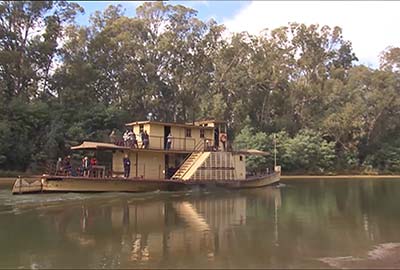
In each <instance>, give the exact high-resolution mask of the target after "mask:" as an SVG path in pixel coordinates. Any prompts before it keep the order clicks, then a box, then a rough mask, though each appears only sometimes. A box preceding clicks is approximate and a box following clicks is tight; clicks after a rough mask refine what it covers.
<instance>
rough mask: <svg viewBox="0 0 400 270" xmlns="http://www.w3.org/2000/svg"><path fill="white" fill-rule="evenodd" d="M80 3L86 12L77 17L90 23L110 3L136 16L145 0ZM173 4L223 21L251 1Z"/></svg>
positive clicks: (83, 21) (126, 13)
mask: <svg viewBox="0 0 400 270" xmlns="http://www.w3.org/2000/svg"><path fill="white" fill-rule="evenodd" d="M73 2H77V3H79V4H80V5H81V6H82V7H83V8H84V9H85V14H83V15H80V16H78V17H77V19H76V21H77V22H78V23H79V24H88V22H89V18H90V15H91V14H92V13H94V12H95V11H96V10H101V11H102V10H104V9H105V8H106V7H107V6H109V5H118V4H121V5H122V6H123V7H124V8H125V15H127V16H135V9H136V7H137V6H139V5H141V4H142V3H143V1H138V2H134V1H73ZM168 3H170V4H172V5H184V6H187V7H190V8H193V9H195V10H197V11H198V14H197V15H198V17H199V18H200V19H202V20H208V19H210V18H214V19H215V20H216V21H217V22H219V23H222V22H223V21H224V20H228V19H230V18H233V16H234V15H235V14H236V13H238V12H239V11H240V10H242V9H243V8H244V7H246V6H248V5H249V4H250V3H251V2H250V1H168Z"/></svg>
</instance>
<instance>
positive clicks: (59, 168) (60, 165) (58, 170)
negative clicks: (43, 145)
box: [56, 157, 62, 175]
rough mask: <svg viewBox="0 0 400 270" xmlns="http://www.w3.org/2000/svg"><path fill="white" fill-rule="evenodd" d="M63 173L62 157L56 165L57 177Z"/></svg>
mask: <svg viewBox="0 0 400 270" xmlns="http://www.w3.org/2000/svg"><path fill="white" fill-rule="evenodd" d="M61 171H62V159H61V157H59V158H58V160H57V163H56V175H58V174H59V173H60V172H61Z"/></svg>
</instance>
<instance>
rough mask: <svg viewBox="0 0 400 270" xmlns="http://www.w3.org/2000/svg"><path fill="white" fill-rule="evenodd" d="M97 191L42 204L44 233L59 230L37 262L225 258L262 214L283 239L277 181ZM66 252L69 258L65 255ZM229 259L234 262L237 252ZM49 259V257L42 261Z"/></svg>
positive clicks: (193, 262) (214, 263)
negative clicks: (254, 185)
mask: <svg viewBox="0 0 400 270" xmlns="http://www.w3.org/2000/svg"><path fill="white" fill-rule="evenodd" d="M100 198H101V197H99V196H97V197H94V198H91V199H87V200H84V201H82V203H81V204H80V205H77V204H75V205H72V206H68V205H66V206H62V205H60V207H59V208H58V207H51V208H48V209H43V210H41V212H42V213H41V214H42V215H43V216H44V217H45V220H46V221H47V222H48V223H47V227H48V228H49V229H48V230H47V232H46V234H47V236H46V237H50V238H54V239H53V240H52V241H57V240H56V239H58V238H60V239H58V244H60V245H61V246H58V247H54V245H53V246H51V247H50V246H48V249H49V250H51V252H44V253H43V252H42V251H43V250H46V248H47V247H46V245H48V244H49V243H48V242H46V241H43V242H42V245H41V248H38V250H36V251H34V253H35V252H37V254H36V255H35V256H36V257H37V259H38V260H37V261H41V262H42V265H39V266H40V267H63V266H71V267H74V266H75V267H96V268H99V267H108V268H113V267H126V268H135V267H139V268H142V267H172V268H174V267H219V266H224V265H225V266H226V256H229V257H230V256H232V255H234V254H236V253H238V254H240V253H243V250H242V249H243V248H245V247H244V246H243V245H242V244H241V238H243V237H245V236H246V235H245V234H246V231H245V230H244V229H243V228H244V227H245V226H246V225H247V223H249V222H250V223H251V222H252V221H253V220H254V216H257V215H265V220H266V224H265V225H266V226H267V228H268V230H269V233H270V235H271V243H270V244H271V247H273V246H274V243H275V242H276V241H277V240H278V239H277V236H278V231H277V228H278V227H277V226H276V225H277V224H273V223H276V222H277V216H276V209H279V207H280V205H281V195H280V190H279V188H276V187H267V188H262V189H254V190H247V191H240V192H235V193H230V192H222V193H221V192H218V193H209V194H204V193H196V194H193V193H191V194H176V193H175V194H173V195H166V197H165V196H163V194H161V195H160V194H159V196H155V197H154V198H151V199H143V198H142V199H141V197H140V196H136V197H133V198H132V196H131V197H130V196H127V195H122V197H114V199H113V200H107V201H104V199H100ZM261 205H262V207H260V206H261ZM257 220H259V218H257ZM36 226H43V225H38V224H37V225H36ZM51 234H53V235H52V236H51ZM50 242H51V241H50ZM58 244H57V245H58ZM57 245H56V246H57ZM19 252H20V253H21V252H23V251H22V250H20V251H19ZM31 252H32V251H31ZM39 254H40V255H39ZM42 256H44V257H42ZM45 257H47V258H45ZM50 257H51V258H50ZM66 257H68V258H70V260H69V261H65V258H66ZM61 258H64V259H61ZM71 258H73V259H72V260H71ZM230 260H231V261H232V263H234V261H235V258H231V259H230ZM45 261H47V262H48V263H47V264H44V265H43V262H45ZM63 261H64V262H63ZM64 263H65V264H64ZM23 266H26V265H25V264H23ZM234 266H236V267H240V266H242V267H243V265H240V264H237V263H236V264H234V265H232V267H234Z"/></svg>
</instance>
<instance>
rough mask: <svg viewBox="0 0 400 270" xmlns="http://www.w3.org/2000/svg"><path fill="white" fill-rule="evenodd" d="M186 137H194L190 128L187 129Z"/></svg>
mask: <svg viewBox="0 0 400 270" xmlns="http://www.w3.org/2000/svg"><path fill="white" fill-rule="evenodd" d="M186 137H192V129H190V128H187V129H186Z"/></svg>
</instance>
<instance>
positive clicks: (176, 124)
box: [125, 120, 213, 129]
mask: <svg viewBox="0 0 400 270" xmlns="http://www.w3.org/2000/svg"><path fill="white" fill-rule="evenodd" d="M144 124H153V125H161V126H176V127H185V128H205V129H213V127H200V126H199V125H193V124H180V123H167V122H157V121H148V120H147V121H135V122H130V123H127V124H125V126H134V125H144Z"/></svg>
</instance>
